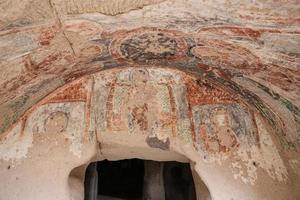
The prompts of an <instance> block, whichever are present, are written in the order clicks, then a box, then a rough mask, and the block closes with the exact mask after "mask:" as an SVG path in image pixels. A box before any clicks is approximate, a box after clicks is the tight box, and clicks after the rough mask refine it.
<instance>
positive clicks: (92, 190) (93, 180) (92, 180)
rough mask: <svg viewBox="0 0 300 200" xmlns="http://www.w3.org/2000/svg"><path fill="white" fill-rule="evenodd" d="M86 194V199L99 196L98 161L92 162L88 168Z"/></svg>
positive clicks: (91, 199)
mask: <svg viewBox="0 0 300 200" xmlns="http://www.w3.org/2000/svg"><path fill="white" fill-rule="evenodd" d="M84 184H85V188H86V190H85V191H84V196H85V198H84V199H85V200H97V196H98V171H97V163H91V164H90V165H89V166H88V168H87V169H86V176H85V183H84Z"/></svg>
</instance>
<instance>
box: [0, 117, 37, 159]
mask: <svg viewBox="0 0 300 200" xmlns="http://www.w3.org/2000/svg"><path fill="white" fill-rule="evenodd" d="M21 132H22V122H19V123H18V124H16V126H15V127H14V128H13V129H12V130H11V131H10V133H8V135H7V136H6V137H5V138H4V139H3V140H2V141H0V159H2V160H6V161H8V160H18V159H21V158H25V157H26V155H27V153H28V149H29V147H31V145H32V133H27V134H24V135H21Z"/></svg>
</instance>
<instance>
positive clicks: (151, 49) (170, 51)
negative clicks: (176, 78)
mask: <svg viewBox="0 0 300 200" xmlns="http://www.w3.org/2000/svg"><path fill="white" fill-rule="evenodd" d="M186 46H187V45H186V43H185V41H184V39H183V38H182V36H181V34H179V33H178V32H175V31H170V30H161V29H157V28H140V29H135V30H132V31H128V32H122V33H119V34H118V35H117V36H116V37H115V39H114V40H113V41H112V43H111V46H110V52H111V54H112V55H113V56H114V57H115V58H117V59H121V60H126V61H133V62H137V63H150V64H151V63H157V61H161V60H178V59H181V58H182V57H184V56H185V55H186V49H187V47H186Z"/></svg>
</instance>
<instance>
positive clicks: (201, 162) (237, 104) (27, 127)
mask: <svg viewBox="0 0 300 200" xmlns="http://www.w3.org/2000/svg"><path fill="white" fill-rule="evenodd" d="M261 134H263V136H264V142H265V141H268V142H269V143H272V139H270V137H269V136H268V135H269V133H268V130H267V128H266V127H265V124H264V122H263V121H262V120H261V118H260V116H259V115H258V113H256V111H255V110H253V109H252V108H251V107H249V105H248V104H247V103H245V101H244V100H243V99H242V98H241V97H239V96H237V95H236V94H234V93H232V92H231V91H230V90H226V89H225V88H221V87H219V86H218V84H212V83H208V82H206V81H204V80H201V79H197V78H195V77H194V76H191V75H189V74H186V73H184V72H181V71H179V70H174V69H168V68H157V67H147V68H145V67H128V68H119V69H112V70H106V71H102V72H99V73H95V74H92V75H89V76H84V77H82V78H80V79H78V80H75V81H73V82H71V83H69V84H67V85H65V86H63V87H61V88H59V89H58V90H56V91H55V92H53V93H51V94H50V95H48V96H47V97H46V98H45V99H43V100H42V101H40V102H39V103H38V104H37V105H35V106H34V107H32V108H31V109H29V110H28V111H27V112H26V113H25V114H24V115H23V116H22V118H21V119H20V120H19V121H18V122H17V123H16V124H15V125H14V126H13V127H11V128H10V129H9V130H8V131H7V132H6V134H4V136H2V137H1V145H0V150H2V151H0V152H1V155H0V158H1V160H3V162H2V163H1V166H10V163H11V162H15V160H18V161H20V162H23V163H22V165H21V164H17V165H15V167H14V168H13V169H12V170H10V171H11V172H10V173H6V174H1V177H3V178H7V179H11V178H10V175H12V174H19V175H20V177H21V180H22V181H23V182H22V181H18V182H16V183H15V181H13V180H12V181H11V182H10V183H9V184H8V186H6V187H9V188H10V191H12V193H10V194H6V191H1V192H3V194H1V195H12V194H14V195H15V194H18V195H23V196H24V197H27V198H30V199H38V198H39V199H53V198H55V199H68V198H70V197H71V196H70V195H71V194H70V190H69V189H70V188H69V183H68V181H69V178H70V177H69V174H70V172H71V171H72V170H73V169H74V168H77V167H78V166H81V165H84V164H87V163H88V162H90V161H91V160H101V159H109V160H120V159H128V158H141V159H150V160H158V161H160V160H178V161H182V162H190V163H193V165H194V164H195V166H194V169H195V172H196V173H197V174H198V175H199V177H200V178H201V179H202V180H203V182H204V183H205V185H207V187H208V189H209V191H210V192H211V195H212V198H213V199H216V200H218V199H230V198H234V199H246V198H248V197H246V198H244V197H245V195H246V196H247V194H252V193H253V194H255V195H257V196H255V198H258V199H259V198H260V197H262V196H264V195H266V193H267V192H268V191H267V190H266V191H265V190H262V189H261V188H260V187H259V185H255V186H253V185H252V184H253V183H254V182H255V181H256V180H257V173H258V172H256V171H257V170H258V168H259V167H260V168H261V169H262V170H265V171H267V172H268V175H269V176H270V177H267V178H265V179H264V180H262V182H264V181H265V182H266V183H270V182H271V183H272V182H273V181H274V180H279V181H284V180H285V179H286V176H287V172H286V169H285V166H284V164H283V163H282V161H281V159H280V157H279V154H278V152H277V150H276V148H275V147H274V145H270V146H267V147H264V146H261V145H262V144H261V139H260V135H261ZM272 144H273V143H272ZM258 148H264V149H263V151H261V152H259V153H257V151H258ZM269 152H273V154H272V155H271V156H270V155H269V154H268V153H269ZM274 152H275V153H274ZM249 155H250V156H249ZM266 155H268V156H269V157H268V158H267V157H266ZM253 156H254V157H253ZM264 159H268V160H267V162H266V161H265V160H264ZM221 163H222V165H221ZM257 163H259V166H257ZM32 166H35V167H33V168H34V170H32ZM7 168H9V169H10V167H7ZM45 168H46V169H48V170H49V171H51V173H45V170H44V169H45ZM244 168H246V174H243V173H241V171H242V170H243V169H244ZM235 170H240V171H237V172H236V171H235ZM75 171H76V170H75ZM75 171H74V170H73V171H72V173H71V175H72V176H74V174H76V173H75ZM274 171H275V173H273V172H274ZM36 172H39V173H42V174H43V176H40V177H37V176H35V173H36ZM29 177H33V178H32V184H31V187H32V185H34V186H35V187H36V188H37V189H38V191H39V193H36V192H34V191H31V190H30V189H29V188H28V189H24V185H26V179H28V178H29ZM41 181H46V182H47V184H46V185H43V184H41ZM241 183H242V184H241ZM14 184H17V186H16V185H14ZM263 184H265V183H263ZM280 184H281V183H280ZM280 184H279V186H280ZM0 186H1V185H0ZM279 186H278V187H279ZM49 187H50V188H57V192H56V193H54V194H52V193H51V192H49V191H48V188H49ZM237 187H239V188H240V189H239V190H238V191H236V188H237ZM233 191H234V192H233ZM283 195H286V194H285V193H284V192H283V193H281V194H280V196H278V197H279V198H280V197H282V196H283ZM252 197H253V195H252V196H251V195H250V196H249V198H250V199H251V198H252ZM255 198H254V199H255ZM11 199H18V196H13V197H12V198H11ZM252 199H253V198H252Z"/></svg>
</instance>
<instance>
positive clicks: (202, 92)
mask: <svg viewBox="0 0 300 200" xmlns="http://www.w3.org/2000/svg"><path fill="white" fill-rule="evenodd" d="M109 2H110V3H108V1H107V2H106V3H104V4H99V3H97V1H87V2H86V1H81V0H77V1H72V2H71V1H64V0H52V1H51V0H50V1H46V0H45V1H29V0H28V1H22V2H19V1H17V0H15V1H0V11H1V14H0V47H1V48H0V67H1V79H0V134H3V133H5V132H7V130H8V129H9V128H10V127H11V126H13V124H15V123H17V122H18V121H19V120H20V119H23V118H24V116H26V115H27V114H26V113H28V111H29V110H30V108H32V107H33V106H34V105H37V104H39V102H40V101H41V100H42V99H44V98H45V97H47V96H48V95H49V94H51V93H52V92H53V91H55V90H56V89H57V88H60V87H62V86H64V85H66V84H72V83H73V82H74V81H76V80H77V79H81V78H82V77H88V76H90V75H93V74H97V73H100V72H101V73H104V74H105V73H106V72H107V74H108V75H107V76H111V74H114V73H116V72H114V71H113V69H114V70H115V69H116V68H117V69H118V70H125V71H126V70H129V68H136V69H139V70H141V72H143V73H146V74H147V73H150V72H151V70H152V71H155V73H156V75H155V76H157V77H159V70H158V71H157V69H161V73H162V74H164V73H167V72H165V71H168V70H171V71H174V70H175V71H174V73H183V74H181V75H180V76H181V78H180V79H182V82H183V83H184V84H185V89H184V91H185V92H186V97H187V99H188V102H189V105H192V106H193V105H194V106H199V105H210V104H214V105H215V106H211V107H209V106H208V107H206V108H205V109H206V110H211V112H214V111H213V110H218V109H217V107H218V106H220V107H223V109H225V110H227V111H228V112H229V113H231V115H232V117H233V118H234V117H237V116H242V115H243V116H244V117H245V118H247V117H248V118H249V120H250V121H251V112H252V111H253V112H257V113H259V114H260V115H261V116H262V117H263V118H264V120H265V123H267V124H268V125H269V126H270V127H271V128H272V130H273V132H274V133H275V135H276V137H278V138H279V140H280V143H281V146H282V148H283V149H285V150H289V151H290V150H291V151H298V150H299V148H300V131H299V128H300V124H299V121H300V110H299V105H300V101H299V100H300V97H299V95H300V91H299V88H300V71H299V67H300V66H299V63H300V60H299V59H300V58H299V48H300V30H299V22H300V21H299V12H298V11H299V6H300V5H299V4H297V2H296V1H289V2H286V1H217V0H215V1H192V0H190V1H184V2H183V1H179V0H178V1H176V0H174V1H150V0H149V1H146V0H144V1H143V0H141V1H134V3H131V2H130V1H126V0H123V1H109ZM12 5H13V6H12ZM148 70H150V72H149V71H148ZM122 73H123V72H120V74H122ZM124 73H125V72H124ZM155 73H154V74H155ZM152 76H153V74H152ZM172 79H174V78H172ZM111 80H114V78H111V79H110V81H111ZM134 80H135V79H134ZM136 80H139V79H136ZM147 80H148V79H147ZM150 80H152V78H150ZM115 81H116V83H115V84H117V86H116V88H123V87H125V86H121V85H120V83H117V82H118V80H115ZM170 81H171V82H169V83H168V84H169V86H168V87H167V89H168V88H169V90H170V91H173V90H174V89H170V87H171V88H172V87H173V86H172V84H175V83H174V80H173V82H172V80H170ZM108 82H109V81H108ZM137 82H138V81H137ZM146 82H147V81H146ZM150 82H151V81H150ZM175 82H176V81H175ZM110 84H112V83H110ZM124 84H125V83H124ZM130 84H131V83H128V84H127V85H130ZM164 84H165V83H164ZM125 85H126V84H125ZM150 85H151V84H150ZM175 85H176V84H175ZM110 87H111V88H112V86H110ZM128 87H129V86H128ZM149 87H150V86H149ZM151 87H152V89H153V90H160V89H161V90H162V91H164V90H165V89H166V88H164V87H162V86H161V85H160V84H159V83H155V84H154V85H153V84H152V86H151ZM151 87H150V88H151ZM159 88H160V89H159ZM148 89H149V88H148ZM75 91H77V90H75ZM170 91H169V92H168V94H171V93H170ZM71 93H72V92H71ZM163 95H166V94H163ZM171 96H172V95H171ZM171 96H169V97H170V98H171ZM63 98H65V99H68V98H70V97H69V96H68V95H67V96H65V97H63ZM217 105H218V106H217ZM222 105H223V106H222ZM241 105H243V106H245V107H247V109H248V110H243V106H242V107H239V106H241ZM141 109H142V108H141ZM144 109H148V108H146V107H145V108H144ZM195 109H196V107H195ZM199 109H200V108H199ZM196 110H197V109H196ZM200 110H201V109H200ZM219 110H220V109H219ZM221 110H222V109H221ZM249 110H250V111H249ZM136 112H137V113H136V114H137V115H138V112H139V111H138V110H136ZM194 112H196V111H195V110H194ZM199 112H200V111H199ZM200 113H201V112H200ZM202 114H203V113H202ZM199 115H201V114H199ZM203 115H205V114H203ZM235 115H236V116H235ZM199 120H200V119H199ZM199 123H200V122H199ZM203 123H204V124H205V122H203ZM140 126H145V124H144V125H143V124H142V125H140ZM249 126H252V125H251V124H250V125H249ZM251 134H252V133H251ZM250 138H252V139H251V140H255V139H254V138H255V135H253V136H251V137H250ZM231 143H232V144H231V145H230V146H231V147H234V146H235V145H236V141H235V139H234V138H233V139H232V141H231ZM218 148H221V149H222V151H226V150H227V149H226V147H218ZM212 151H214V150H213V149H212Z"/></svg>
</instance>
